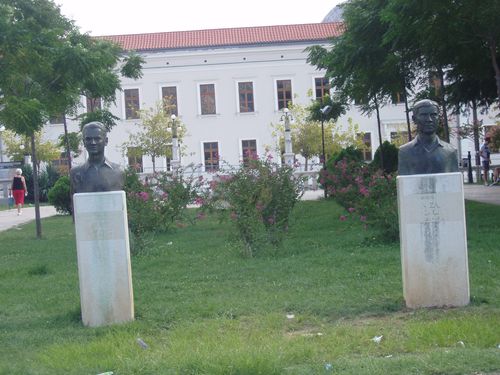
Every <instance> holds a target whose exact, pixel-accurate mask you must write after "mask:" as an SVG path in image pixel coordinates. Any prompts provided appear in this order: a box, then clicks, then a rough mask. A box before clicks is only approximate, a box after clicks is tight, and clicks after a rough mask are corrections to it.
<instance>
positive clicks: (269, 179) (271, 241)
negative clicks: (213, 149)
mask: <svg viewBox="0 0 500 375" xmlns="http://www.w3.org/2000/svg"><path fill="white" fill-rule="evenodd" d="M301 194H302V181H301V180H297V179H294V177H293V169H292V168H291V167H289V166H281V165H278V164H276V163H273V162H272V161H271V158H270V157H268V158H266V159H265V160H259V159H252V160H250V161H249V162H248V163H246V164H242V165H240V168H239V169H237V170H235V171H231V172H229V173H228V174H226V175H219V176H216V178H215V179H214V180H213V181H212V183H211V190H210V195H209V196H207V197H206V199H205V201H204V206H203V209H207V208H208V209H214V208H217V209H218V211H219V212H220V213H221V215H222V216H223V218H225V219H230V220H231V221H232V222H233V223H234V225H235V227H236V230H237V233H238V238H239V240H240V242H241V243H242V244H243V248H244V251H243V252H244V254H245V255H248V256H254V255H256V254H257V253H258V252H260V251H262V250H263V249H264V248H265V247H267V245H272V246H273V247H275V248H276V247H277V246H278V245H280V244H281V242H282V240H283V236H284V234H285V233H286V232H287V231H288V223H289V218H290V214H291V212H292V210H293V207H294V206H295V204H296V203H297V201H298V200H299V198H300V196H301Z"/></svg>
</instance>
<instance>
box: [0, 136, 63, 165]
mask: <svg viewBox="0 0 500 375" xmlns="http://www.w3.org/2000/svg"><path fill="white" fill-rule="evenodd" d="M2 141H3V142H4V145H5V153H6V154H7V155H8V156H9V158H11V159H12V160H16V161H23V160H24V155H27V154H29V149H30V139H29V137H26V136H19V135H17V134H16V133H14V132H12V131H10V130H6V131H5V132H4V133H3V134H2ZM35 145H36V160H37V162H38V167H40V163H41V162H45V163H49V162H51V161H53V160H55V159H59V156H60V154H61V146H60V145H58V144H56V143H54V142H52V141H48V140H44V139H43V138H42V132H41V131H38V132H36V133H35Z"/></svg>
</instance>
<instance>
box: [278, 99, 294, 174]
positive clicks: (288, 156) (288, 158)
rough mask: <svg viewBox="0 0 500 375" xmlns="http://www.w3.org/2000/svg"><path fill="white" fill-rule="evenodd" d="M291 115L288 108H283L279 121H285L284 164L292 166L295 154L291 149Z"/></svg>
mask: <svg viewBox="0 0 500 375" xmlns="http://www.w3.org/2000/svg"><path fill="white" fill-rule="evenodd" d="M292 119H293V118H292V115H291V114H290V110H289V109H288V108H283V116H281V121H283V122H284V123H285V154H284V155H283V156H284V157H285V164H286V165H289V166H292V165H293V160H294V158H295V154H294V153H293V151H292V133H291V129H290V121H291V120H292Z"/></svg>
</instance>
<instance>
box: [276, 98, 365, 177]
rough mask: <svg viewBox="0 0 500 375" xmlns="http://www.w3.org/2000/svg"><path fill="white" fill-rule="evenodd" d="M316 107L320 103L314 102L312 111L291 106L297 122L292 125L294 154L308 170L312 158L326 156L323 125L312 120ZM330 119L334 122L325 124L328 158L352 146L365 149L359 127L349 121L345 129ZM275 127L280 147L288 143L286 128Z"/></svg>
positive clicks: (298, 106) (301, 106)
mask: <svg viewBox="0 0 500 375" xmlns="http://www.w3.org/2000/svg"><path fill="white" fill-rule="evenodd" d="M316 107H317V104H316V102H313V103H312V104H311V106H309V107H305V106H303V105H300V104H291V105H290V106H289V109H290V112H291V114H292V116H293V121H292V122H291V124H290V131H291V137H292V149H293V152H294V153H296V154H300V155H301V156H302V157H303V158H304V159H305V166H304V167H305V170H307V169H308V167H309V160H310V159H311V158H312V157H315V156H317V157H319V156H321V155H322V152H323V150H322V145H321V139H322V133H321V121H320V120H317V119H316V117H313V116H311V113H312V112H313V113H315V109H316ZM338 116H340V115H338ZM338 116H337V117H338ZM329 117H330V119H327V120H326V121H325V122H324V132H325V154H326V155H327V159H328V156H332V155H334V154H336V153H338V152H339V151H340V150H342V149H343V148H345V147H347V146H349V145H353V146H356V147H362V141H361V138H360V137H359V136H358V134H359V132H358V127H357V125H354V124H352V120H349V125H348V128H347V129H342V128H341V126H340V125H339V124H337V122H336V119H335V120H334V119H333V118H332V116H331V115H330V116H329ZM273 126H274V128H275V134H278V136H279V137H280V143H284V126H283V125H282V124H280V125H273ZM282 149H283V147H282Z"/></svg>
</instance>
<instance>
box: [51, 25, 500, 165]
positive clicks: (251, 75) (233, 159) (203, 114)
mask: <svg viewBox="0 0 500 375" xmlns="http://www.w3.org/2000/svg"><path fill="white" fill-rule="evenodd" d="M341 32H342V24H341V23H338V22H337V23H336V22H324V23H317V24H304V25H284V26H267V27H266V26H264V27H247V28H232V29H216V30H199V31H181V32H168V33H154V34H137V35H120V36H109V37H104V38H106V39H110V40H113V41H115V42H117V43H119V44H121V45H122V47H123V48H124V49H126V50H135V51H136V52H137V53H139V54H140V55H141V56H142V57H143V59H144V60H145V64H144V65H143V77H142V78H141V79H139V80H132V79H123V81H122V88H123V91H121V92H119V93H117V100H116V103H115V104H114V105H112V106H111V108H110V110H111V112H112V113H113V114H114V115H115V116H117V117H118V118H119V119H120V120H119V121H118V122H117V125H116V126H115V127H114V128H113V129H112V131H111V132H110V134H109V144H108V147H107V151H106V152H107V157H108V158H109V159H110V160H112V161H114V162H118V163H120V164H121V165H123V166H127V165H129V164H131V163H137V164H138V165H140V169H141V170H142V171H143V172H152V161H151V158H150V157H148V156H146V155H144V156H143V157H142V159H140V160H137V159H131V158H128V156H127V154H126V152H125V153H124V151H123V147H122V145H123V143H124V142H127V141H128V140H129V137H130V134H134V133H135V132H137V130H138V126H137V124H138V123H139V121H140V119H138V118H137V117H138V116H137V114H136V112H135V110H136V109H147V108H153V107H155V105H156V104H157V103H158V102H160V101H161V100H162V99H163V98H164V97H165V96H167V97H168V98H169V99H168V100H169V101H170V102H171V104H173V105H174V106H175V114H176V116H177V118H178V120H179V121H181V123H182V124H184V125H185V126H186V131H187V135H186V136H185V137H184V139H183V147H184V152H183V155H182V158H181V165H182V166H187V165H195V166H197V168H199V170H200V171H202V172H205V171H206V172H210V171H213V170H216V169H218V168H219V167H221V166H222V165H221V163H225V164H229V165H233V166H235V165H238V164H239V163H240V162H241V161H242V160H243V157H244V155H246V153H247V152H255V153H257V154H258V155H261V156H262V155H264V154H265V153H266V150H268V151H267V152H271V153H273V154H274V155H273V156H274V157H275V160H278V159H279V157H280V153H279V152H278V151H276V146H277V139H276V137H275V136H274V135H273V130H274V129H273V127H272V126H271V124H278V123H279V122H280V118H281V117H282V114H283V112H282V110H283V108H284V107H285V106H286V103H287V102H289V101H292V102H293V103H297V104H303V105H308V104H310V102H311V99H314V98H315V97H316V96H321V95H322V93H323V92H325V90H328V87H325V86H324V85H325V80H324V72H323V71H320V70H317V69H316V68H315V67H314V66H311V65H309V64H308V63H307V56H308V54H307V52H306V51H305V49H306V48H307V47H309V46H312V45H317V44H319V45H323V46H325V47H328V46H329V45H330V44H331V39H332V38H333V37H335V36H337V35H339V34H340V33H341ZM311 93H312V97H311ZM90 105H91V103H90V102H88V100H86V98H82V111H87V110H90V108H89V107H90ZM349 119H352V122H353V123H354V124H357V125H358V127H359V131H360V132H363V133H365V139H366V141H367V143H369V145H370V147H371V148H370V150H369V152H368V153H367V155H366V157H367V159H368V160H369V159H370V158H371V157H372V156H373V153H374V151H375V150H376V149H377V147H378V146H379V139H378V132H377V119H376V116H375V115H373V116H370V117H368V116H365V115H362V114H361V113H360V112H359V111H358V109H357V107H356V106H354V105H353V106H351V109H350V110H349V112H348V113H347V114H346V115H345V116H343V117H342V118H340V119H339V121H338V122H339V123H340V124H341V125H342V126H347V124H348V121H349ZM485 119H486V121H484V120H483V121H484V124H485V125H486V124H487V123H490V122H491V123H494V117H488V116H486V117H485ZM381 121H382V128H381V130H382V141H385V140H388V141H391V139H392V138H393V137H394V135H395V134H396V133H398V132H402V131H406V130H407V125H406V115H405V111H404V104H403V103H399V104H398V103H396V104H389V105H386V106H384V107H383V108H381ZM456 124H458V122H457V120H456V119H455V120H451V121H450V126H456ZM77 130H78V125H77V123H75V122H71V121H69V131H77ZM62 132H63V128H62V124H57V123H56V124H49V125H47V126H46V128H45V133H46V137H47V138H49V139H57V137H58V136H59V135H60V134H62ZM452 143H453V142H452ZM454 143H455V146H458V145H457V142H456V140H455V142H454ZM467 147H469V148H470V145H469V146H466V147H465V148H464V147H462V150H461V153H462V157H466V155H467V151H468V148H467ZM84 158H85V155H83V156H81V157H80V159H79V160H76V162H77V163H78V162H82V161H83V159H84ZM168 167H169V163H168V159H167V158H166V157H160V158H157V159H156V169H157V170H167V169H168Z"/></svg>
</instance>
